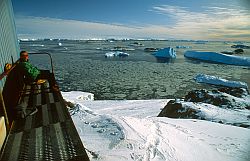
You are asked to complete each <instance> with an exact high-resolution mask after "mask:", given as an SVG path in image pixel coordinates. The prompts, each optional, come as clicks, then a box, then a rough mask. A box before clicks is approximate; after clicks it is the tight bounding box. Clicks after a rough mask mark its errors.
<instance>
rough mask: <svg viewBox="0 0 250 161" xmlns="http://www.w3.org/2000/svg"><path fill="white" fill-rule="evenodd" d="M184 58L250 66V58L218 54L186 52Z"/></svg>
mask: <svg viewBox="0 0 250 161" xmlns="http://www.w3.org/2000/svg"><path fill="white" fill-rule="evenodd" d="M184 56H185V57H187V58H192V59H198V60H203V61H210V62H215V63H223V64H229V65H239V66H250V57H242V56H235V55H227V54H220V53H216V52H209V51H207V52H200V51H192V50H191V51H186V52H185V53H184Z"/></svg>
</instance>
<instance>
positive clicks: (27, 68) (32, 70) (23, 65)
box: [18, 51, 41, 82]
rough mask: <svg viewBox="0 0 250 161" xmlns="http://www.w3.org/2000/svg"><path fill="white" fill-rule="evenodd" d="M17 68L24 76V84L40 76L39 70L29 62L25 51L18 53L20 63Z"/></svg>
mask: <svg viewBox="0 0 250 161" xmlns="http://www.w3.org/2000/svg"><path fill="white" fill-rule="evenodd" d="M18 67H19V68H20V69H21V71H22V73H23V74H24V76H25V80H26V82H27V81H28V82H34V81H36V80H37V78H38V76H39V75H40V74H41V72H40V70H39V69H37V67H35V66H33V65H32V64H31V63H30V62H29V55H28V52H27V51H21V52H20V63H19V65H18Z"/></svg>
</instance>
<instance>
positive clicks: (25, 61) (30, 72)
mask: <svg viewBox="0 0 250 161" xmlns="http://www.w3.org/2000/svg"><path fill="white" fill-rule="evenodd" d="M17 67H18V68H19V70H20V72H21V73H23V75H24V80H25V83H32V82H39V80H43V79H46V80H48V82H49V85H50V87H51V89H53V90H54V89H55V88H58V86H57V85H56V81H55V77H54V75H53V74H52V73H50V71H49V70H39V69H38V68H37V67H35V66H33V65H32V64H31V63H30V62H29V54H28V52H27V51H21V52H20V62H19V64H18V66H17Z"/></svg>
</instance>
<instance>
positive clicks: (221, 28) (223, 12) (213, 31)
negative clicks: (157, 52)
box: [153, 5, 250, 41]
mask: <svg viewBox="0 0 250 161" xmlns="http://www.w3.org/2000/svg"><path fill="white" fill-rule="evenodd" d="M203 8H204V11H203V12H193V11H189V10H188V8H185V7H178V6H169V5H161V6H155V7H154V8H153V11H155V12H156V13H160V14H164V15H166V16H170V17H171V18H173V19H175V20H176V24H174V25H173V27H172V29H171V30H169V31H171V32H172V33H175V34H182V35H185V37H193V38H194V39H208V40H218V39H219V40H235V39H236V38H237V40H245V41H250V38H249V37H247V36H245V35H249V31H250V15H249V11H248V10H244V9H239V8H235V9H234V8H230V9H229V8H222V7H203Z"/></svg>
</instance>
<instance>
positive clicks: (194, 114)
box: [158, 101, 250, 128]
mask: <svg viewBox="0 0 250 161" xmlns="http://www.w3.org/2000/svg"><path fill="white" fill-rule="evenodd" d="M249 116H250V111H249V110H248V109H237V110H235V109H224V108H220V107H218V106H214V105H211V104H207V103H201V102H200V103H194V102H185V101H181V102H175V101H169V102H168V104H167V105H166V106H165V107H164V109H163V110H162V111H161V112H160V114H159V115H158V117H169V118H185V119H200V120H207V121H212V122H218V123H223V124H230V125H234V126H240V127H244V128H250V121H249Z"/></svg>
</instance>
